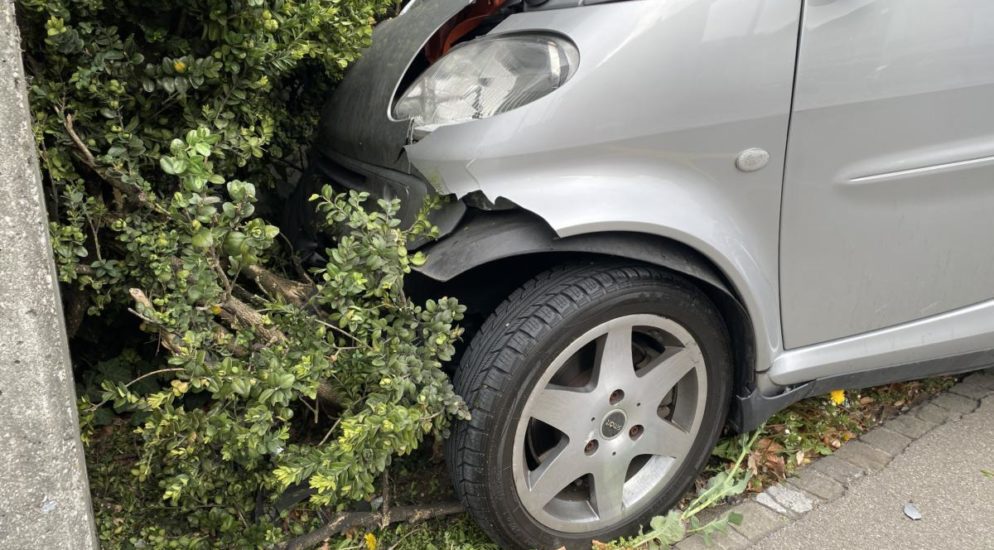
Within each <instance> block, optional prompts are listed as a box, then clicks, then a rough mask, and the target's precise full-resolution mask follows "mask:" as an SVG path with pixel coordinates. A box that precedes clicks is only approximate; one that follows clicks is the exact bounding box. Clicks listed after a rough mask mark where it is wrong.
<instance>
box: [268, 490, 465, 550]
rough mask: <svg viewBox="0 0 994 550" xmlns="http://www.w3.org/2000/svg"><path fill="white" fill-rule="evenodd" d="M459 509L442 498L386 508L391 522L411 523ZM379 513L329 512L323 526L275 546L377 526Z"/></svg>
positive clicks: (306, 544) (308, 543) (293, 547)
mask: <svg viewBox="0 0 994 550" xmlns="http://www.w3.org/2000/svg"><path fill="white" fill-rule="evenodd" d="M462 511H463V507H462V505H461V504H459V503H458V502H443V503H440V504H429V505H425V506H398V507H397V508H394V509H393V510H392V511H390V514H389V516H390V517H389V520H390V522H391V523H396V522H401V521H407V522H411V523H413V522H418V521H424V520H426V519H430V518H435V517H441V516H450V515H452V514H458V513H460V512H462ZM383 516H384V515H383V514H381V513H376V512H340V513H338V514H335V515H334V516H332V517H331V520H330V521H329V522H328V523H327V524H325V525H324V526H323V527H320V528H318V529H316V530H314V531H311V532H310V533H308V534H306V535H301V536H299V537H297V538H294V539H291V540H289V541H287V542H285V543H283V544H280V545H278V546H277V547H276V548H278V549H279V550H303V549H304V548H311V547H313V546H316V545H317V544H320V543H321V542H322V541H323V540H325V539H327V538H329V537H331V536H333V535H336V534H338V533H341V532H343V531H346V530H348V529H352V528H353V527H366V528H368V527H378V526H380V525H381V523H382V522H383V519H384V518H383Z"/></svg>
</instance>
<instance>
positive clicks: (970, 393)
mask: <svg viewBox="0 0 994 550" xmlns="http://www.w3.org/2000/svg"><path fill="white" fill-rule="evenodd" d="M976 377H977V375H971V376H970V377H968V378H966V379H964V380H963V381H962V382H960V383H959V384H956V385H955V386H953V387H951V388H949V391H951V392H953V393H958V394H960V395H962V396H963V397H969V398H970V399H983V398H985V397H987V396H988V395H990V394H991V391H992V389H991V388H989V387H988V386H987V385H986V384H984V383H982V380H981V379H979V378H976ZM971 379H972V380H971ZM991 380H992V381H994V377H991Z"/></svg>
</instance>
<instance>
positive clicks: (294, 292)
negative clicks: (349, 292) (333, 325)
mask: <svg viewBox="0 0 994 550" xmlns="http://www.w3.org/2000/svg"><path fill="white" fill-rule="evenodd" d="M245 274H246V275H247V276H248V277H249V278H250V279H252V280H253V281H255V284H257V285H259V288H261V289H263V290H265V291H266V292H268V293H269V294H271V295H276V296H280V297H282V298H283V299H284V300H286V301H287V302H289V303H291V304H293V305H295V306H297V307H303V306H304V304H306V303H307V300H309V299H310V297H311V296H313V295H314V293H315V292H316V290H317V289H316V288H315V287H314V285H310V284H307V283H300V282H297V281H293V280H290V279H287V278H285V277H281V276H279V275H277V274H275V273H273V272H272V271H269V270H268V269H266V268H264V267H262V266H258V265H250V266H246V267H245Z"/></svg>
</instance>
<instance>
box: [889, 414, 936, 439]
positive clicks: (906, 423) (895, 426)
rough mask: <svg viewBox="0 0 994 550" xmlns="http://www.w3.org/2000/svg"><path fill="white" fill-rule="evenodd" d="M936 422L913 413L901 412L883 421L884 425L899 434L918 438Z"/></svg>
mask: <svg viewBox="0 0 994 550" xmlns="http://www.w3.org/2000/svg"><path fill="white" fill-rule="evenodd" d="M935 426H936V424H935V423H934V422H928V421H927V420H922V419H921V418H918V417H917V416H914V415H913V414H902V415H901V416H897V417H894V418H891V419H890V420H888V421H887V422H884V427H885V428H887V429H889V430H893V431H895V432H897V433H899V434H901V435H904V436H907V437H910V438H911V439H918V438H919V437H921V436H923V435H925V434H926V433H928V432H929V431H930V430H931V429H932V428H934V427H935Z"/></svg>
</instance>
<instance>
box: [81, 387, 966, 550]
mask: <svg viewBox="0 0 994 550" xmlns="http://www.w3.org/2000/svg"><path fill="white" fill-rule="evenodd" d="M954 381H955V380H954V379H953V378H952V377H942V378H933V379H928V380H922V381H915V382H908V383H902V384H890V385H886V386H880V387H876V388H871V389H868V390H863V391H860V392H847V393H846V394H844V396H841V397H842V400H841V402H839V403H835V402H833V400H832V399H831V398H830V397H829V396H820V397H814V398H810V399H806V400H804V401H801V402H799V403H796V404H794V405H792V406H791V407H789V408H787V409H785V410H783V411H781V412H779V413H777V414H776V415H774V416H773V417H772V418H771V419H770V420H769V421H768V422H767V423H766V425H765V427H764V428H763V432H762V433H761V434H759V437H758V438H757V440H756V442H755V444H754V445H753V447H752V449H750V450H749V451H748V453H747V460H746V468H747V469H748V470H749V472H750V473H751V474H752V478H751V481H750V486H749V489H748V490H749V491H754V492H758V491H761V490H762V489H763V488H764V487H766V486H768V485H770V484H772V483H776V482H777V481H779V480H781V479H783V478H784V477H786V476H789V475H791V474H792V473H794V472H795V471H796V470H797V469H798V468H801V467H803V466H804V465H805V464H808V463H810V462H811V461H813V460H815V459H817V458H818V457H820V456H824V455H828V454H831V453H832V452H833V451H834V450H835V449H837V448H838V447H840V446H841V445H842V444H843V443H845V442H846V441H848V440H850V439H853V438H855V437H858V436H859V435H860V434H862V433H865V432H866V431H868V430H870V429H872V428H873V427H875V426H877V425H878V424H879V423H880V422H882V421H883V420H885V419H886V418H889V417H891V416H894V415H897V414H899V413H901V412H903V411H905V410H907V409H908V408H910V407H912V406H914V405H915V404H917V403H919V402H921V401H923V400H926V399H928V398H929V397H931V396H933V395H936V394H938V393H940V392H942V391H944V390H946V389H948V388H949V387H950V386H951V385H952V384H953V383H954ZM836 397H839V396H836ZM743 441H745V440H744V439H743V438H738V437H732V436H730V437H726V438H723V439H722V440H721V441H720V442H719V444H718V446H717V447H716V448H715V450H714V454H713V456H712V460H711V461H710V463H709V465H708V467H707V469H706V471H705V473H704V475H702V476H701V478H700V479H699V480H698V491H700V490H701V489H703V488H704V487H705V486H706V484H707V480H708V478H710V477H712V476H714V475H716V474H717V473H719V472H722V471H727V469H728V468H729V466H730V464H731V462H732V461H734V460H735V459H736V457H738V456H739V454H740V453H741V452H742V451H743V448H742V447H743V445H744V443H743ZM428 447H429V446H426V448H424V449H422V450H421V451H420V452H418V453H415V454H413V455H411V456H408V457H404V458H402V459H400V460H397V461H396V462H395V464H394V467H393V469H392V472H391V492H392V495H393V496H392V501H393V505H394V506H400V505H404V504H417V503H429V502H439V501H446V500H452V499H454V496H453V495H452V491H451V488H450V485H449V479H448V475H447V472H446V471H445V467H444V464H442V462H441V459H440V457H439V453H438V452H433V450H432V449H430V448H428ZM136 454H137V449H136V448H135V447H134V439H133V437H132V436H131V434H130V427H129V426H128V425H127V424H126V422H125V421H124V420H118V421H116V422H115V423H114V424H113V425H111V426H108V427H106V428H105V429H103V430H102V431H101V432H99V433H97V434H94V439H93V441H92V443H91V444H90V445H89V446H88V449H87V461H88V467H89V472H90V484H91V490H92V493H93V502H94V508H95V511H96V514H97V523H98V528H99V530H100V533H101V539H102V541H101V542H102V543H103V547H104V548H130V547H133V546H132V545H131V544H129V541H128V539H129V538H130V536H129V534H133V533H134V532H135V531H136V528H137V527H139V526H143V527H144V526H149V525H155V524H156V523H158V522H167V521H170V520H171V521H173V522H175V521H176V520H177V518H175V517H171V518H170V514H171V511H170V509H169V508H168V507H166V506H162V505H161V504H160V503H161V501H159V500H158V499H157V498H156V496H157V495H158V489H157V488H155V487H142V486H140V485H139V484H137V483H136V481H135V479H134V477H133V476H132V475H131V474H130V468H131V463H132V462H133V461H134V459H135V457H136ZM685 500H686V501H687V502H689V500H690V499H689V498H688V499H685ZM151 503H155V506H149V504H151ZM314 519H315V518H313V517H312V518H310V521H309V522H313V521H314ZM298 527H299V526H298ZM614 547H619V546H617V545H614ZM620 547H624V546H620ZM321 548H322V550H325V549H328V550H330V549H336V550H491V549H493V550H496V549H497V548H498V547H497V546H496V545H495V544H493V543H491V542H490V541H489V539H488V538H487V536H486V535H485V534H483V532H482V531H481V530H480V529H479V528H478V527H476V525H475V524H474V523H473V521H472V520H471V519H470V518H469V517H468V516H467V515H466V514H461V515H458V516H451V517H448V518H442V519H437V520H428V521H425V522H421V523H416V524H397V525H393V526H390V527H387V528H385V529H379V530H373V531H370V532H367V531H364V530H358V531H353V532H350V533H346V534H345V535H344V536H340V537H336V538H333V539H330V540H328V541H326V542H325V544H324V545H323V546H322V547H321Z"/></svg>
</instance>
